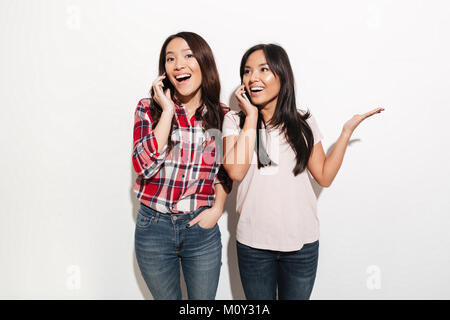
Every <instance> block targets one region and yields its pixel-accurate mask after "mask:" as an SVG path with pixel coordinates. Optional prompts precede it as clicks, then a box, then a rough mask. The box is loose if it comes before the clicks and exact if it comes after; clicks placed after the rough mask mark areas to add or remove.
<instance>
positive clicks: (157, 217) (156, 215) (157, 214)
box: [154, 210, 159, 223]
mask: <svg viewBox="0 0 450 320" xmlns="http://www.w3.org/2000/svg"><path fill="white" fill-rule="evenodd" d="M154 211H155V223H158V221H159V211H156V210H154Z"/></svg>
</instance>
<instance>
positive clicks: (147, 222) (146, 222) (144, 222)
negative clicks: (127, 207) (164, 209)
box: [136, 210, 155, 229]
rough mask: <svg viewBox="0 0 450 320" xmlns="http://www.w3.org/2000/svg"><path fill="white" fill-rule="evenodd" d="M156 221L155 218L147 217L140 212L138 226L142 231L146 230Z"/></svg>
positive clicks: (137, 219) (137, 220)
mask: <svg viewBox="0 0 450 320" xmlns="http://www.w3.org/2000/svg"><path fill="white" fill-rule="evenodd" d="M154 220H155V217H153V216H147V215H145V214H143V213H142V211H141V210H139V211H138V216H137V218H136V226H137V227H139V228H141V229H146V228H148V227H150V226H151V225H152V224H153V221H154Z"/></svg>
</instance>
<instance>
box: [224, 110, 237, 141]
mask: <svg viewBox="0 0 450 320" xmlns="http://www.w3.org/2000/svg"><path fill="white" fill-rule="evenodd" d="M239 133H240V128H239V116H238V114H237V112H235V111H230V112H228V113H227V114H226V115H225V116H224V119H223V125H222V137H223V138H225V137H227V136H238V135H239Z"/></svg>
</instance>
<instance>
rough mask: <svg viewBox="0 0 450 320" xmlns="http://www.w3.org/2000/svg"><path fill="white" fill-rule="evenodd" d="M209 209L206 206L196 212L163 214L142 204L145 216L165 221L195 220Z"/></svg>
mask: <svg viewBox="0 0 450 320" xmlns="http://www.w3.org/2000/svg"><path fill="white" fill-rule="evenodd" d="M208 208H209V207H207V206H204V207H200V208H198V209H196V210H195V211H192V212H187V213H170V214H169V213H163V212H159V211H156V210H155V209H153V208H150V207H149V206H147V205H145V204H143V203H142V202H141V210H142V211H143V214H145V215H147V216H150V217H155V218H156V220H158V219H164V220H171V221H173V220H182V219H189V220H192V219H194V218H195V217H196V216H197V215H198V214H199V213H200V212H202V211H203V210H206V209H208Z"/></svg>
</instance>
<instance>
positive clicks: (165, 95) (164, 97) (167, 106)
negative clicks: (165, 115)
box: [151, 73, 174, 111]
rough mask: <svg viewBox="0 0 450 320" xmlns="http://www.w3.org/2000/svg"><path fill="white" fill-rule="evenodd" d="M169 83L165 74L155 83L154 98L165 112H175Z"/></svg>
mask: <svg viewBox="0 0 450 320" xmlns="http://www.w3.org/2000/svg"><path fill="white" fill-rule="evenodd" d="M168 81H169V79H168V78H167V76H166V73H164V74H163V75H162V76H159V77H158V78H156V80H155V81H153V84H152V89H151V96H152V98H153V99H154V100H155V101H156V103H157V104H159V105H160V106H161V108H162V109H163V111H166V110H167V111H173V108H174V105H173V101H172V97H171V92H170V88H169V86H168Z"/></svg>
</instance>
